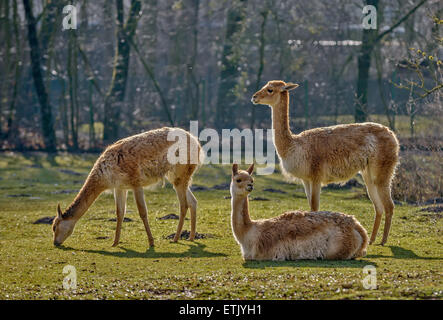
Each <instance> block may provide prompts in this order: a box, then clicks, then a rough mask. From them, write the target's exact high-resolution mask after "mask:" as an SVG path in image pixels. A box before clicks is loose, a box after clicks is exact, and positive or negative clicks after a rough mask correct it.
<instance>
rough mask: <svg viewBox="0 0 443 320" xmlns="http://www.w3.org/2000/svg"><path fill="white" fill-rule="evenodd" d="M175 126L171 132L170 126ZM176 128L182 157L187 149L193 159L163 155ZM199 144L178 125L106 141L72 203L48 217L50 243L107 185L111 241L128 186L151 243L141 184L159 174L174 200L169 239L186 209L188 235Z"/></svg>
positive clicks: (64, 234) (194, 204)
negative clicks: (182, 139)
mask: <svg viewBox="0 0 443 320" xmlns="http://www.w3.org/2000/svg"><path fill="white" fill-rule="evenodd" d="M174 130H175V131H174ZM170 132H179V133H181V134H184V135H185V136H187V139H188V144H187V148H188V149H187V150H188V158H187V159H192V157H190V153H191V150H196V151H197V152H198V153H199V154H198V155H197V157H196V159H198V162H199V163H198V164H192V163H190V161H189V160H188V163H187V164H179V163H178V164H171V163H170V162H169V161H168V159H167V153H168V148H169V147H170V146H171V145H173V144H174V143H175V141H168V140H167V137H168V133H170ZM202 160H203V159H202V154H201V147H200V144H199V142H198V140H197V139H196V138H195V137H193V136H191V135H190V134H189V133H188V132H186V131H184V130H182V129H178V128H161V129H157V130H151V131H147V132H144V133H141V134H137V135H134V136H131V137H128V138H125V139H122V140H119V141H117V142H116V143H114V144H113V145H110V146H109V147H108V148H106V150H105V151H104V152H103V153H102V155H101V156H100V157H99V158H98V159H97V161H96V162H95V164H94V167H93V168H92V170H91V172H90V173H89V176H88V178H87V179H86V181H85V183H84V185H83V187H82V189H81V190H80V192H79V193H78V195H77V196H76V198H75V199H74V201H73V202H72V204H71V205H70V206H69V207H68V208H67V209H66V211H65V212H64V213H62V211H61V209H60V206H58V208H57V210H58V214H57V217H56V218H55V219H54V222H53V232H54V244H55V245H60V244H61V243H63V241H65V240H66V238H67V237H69V236H70V235H71V233H72V231H73V229H74V226H75V224H76V222H77V221H78V220H79V219H80V218H81V217H82V215H83V214H84V213H85V212H86V210H87V209H88V208H89V207H90V206H91V204H92V203H93V202H94V200H95V199H96V198H97V197H98V196H99V195H100V194H101V193H102V192H103V191H105V190H107V189H113V190H114V198H115V203H116V214H117V228H116V233H115V238H114V244H113V246H116V245H117V244H118V242H119V239H120V231H121V226H122V222H123V218H124V214H125V208H126V194H127V190H128V189H132V190H133V191H134V197H135V200H136V203H137V208H138V211H139V214H140V217H141V219H142V221H143V224H144V226H145V230H146V233H147V235H148V239H149V245H150V246H153V245H154V238H153V237H152V234H151V231H150V228H149V223H148V220H147V209H146V203H145V200H144V195H143V187H144V186H149V185H153V184H155V183H157V182H159V181H161V180H162V179H164V178H165V177H166V178H167V179H168V180H169V181H170V182H171V183H172V185H173V186H174V189H175V191H176V193H177V197H178V199H179V202H180V220H179V224H178V227H177V233H176V235H175V238H174V241H177V240H178V238H179V236H180V234H181V230H182V227H183V222H184V219H185V215H186V212H187V209H188V208H190V211H191V235H190V239H191V240H193V239H194V236H195V228H196V210H197V200H196V199H195V197H194V195H193V194H192V192H191V190H190V189H189V187H190V184H191V178H192V175H193V174H194V172H195V170H196V169H197V167H198V165H200V164H201V162H202Z"/></svg>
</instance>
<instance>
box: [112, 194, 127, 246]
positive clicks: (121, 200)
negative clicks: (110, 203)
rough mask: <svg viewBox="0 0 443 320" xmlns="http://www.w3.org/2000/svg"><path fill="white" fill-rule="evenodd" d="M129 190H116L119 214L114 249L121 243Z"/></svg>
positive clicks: (117, 212)
mask: <svg viewBox="0 0 443 320" xmlns="http://www.w3.org/2000/svg"><path fill="white" fill-rule="evenodd" d="M127 193H128V192H127V190H122V189H114V199H115V208H116V210H115V213H116V214H117V228H116V229H115V237H114V243H113V244H112V246H113V247H115V246H117V245H118V243H119V241H120V233H121V230H122V223H123V219H124V217H125V212H126V196H127Z"/></svg>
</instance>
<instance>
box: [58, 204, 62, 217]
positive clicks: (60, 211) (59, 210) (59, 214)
mask: <svg viewBox="0 0 443 320" xmlns="http://www.w3.org/2000/svg"><path fill="white" fill-rule="evenodd" d="M57 217H58V218H59V219H61V218H62V209H60V203H59V204H57Z"/></svg>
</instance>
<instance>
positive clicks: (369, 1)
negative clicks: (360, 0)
mask: <svg viewBox="0 0 443 320" xmlns="http://www.w3.org/2000/svg"><path fill="white" fill-rule="evenodd" d="M366 5H372V6H374V7H376V8H377V9H378V0H366ZM377 28H378V26H377ZM376 37H377V29H363V36H362V44H361V48H360V52H359V55H358V67H357V68H358V78H357V94H356V97H355V99H356V101H355V114H354V117H355V122H365V121H366V119H367V112H368V110H367V108H368V82H369V70H370V68H371V53H372V51H373V49H374V45H375V39H376Z"/></svg>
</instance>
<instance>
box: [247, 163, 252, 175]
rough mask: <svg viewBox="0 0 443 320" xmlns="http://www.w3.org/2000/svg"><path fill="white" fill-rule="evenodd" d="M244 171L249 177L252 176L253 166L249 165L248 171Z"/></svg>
mask: <svg viewBox="0 0 443 320" xmlns="http://www.w3.org/2000/svg"><path fill="white" fill-rule="evenodd" d="M246 171H248V173H249V175H251V174H252V171H254V164H251V165H250V166H249V168H248V170H246Z"/></svg>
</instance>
